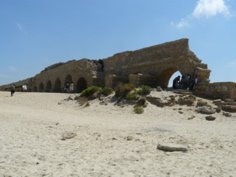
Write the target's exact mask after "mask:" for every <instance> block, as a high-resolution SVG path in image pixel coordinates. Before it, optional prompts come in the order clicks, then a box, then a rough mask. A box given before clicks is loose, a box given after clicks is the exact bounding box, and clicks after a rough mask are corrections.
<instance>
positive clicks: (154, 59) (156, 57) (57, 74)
mask: <svg viewBox="0 0 236 177" xmlns="http://www.w3.org/2000/svg"><path fill="white" fill-rule="evenodd" d="M176 71H179V72H180V73H181V74H183V75H186V74H190V75H198V79H199V83H209V75H210V70H209V69H208V68H207V65H206V64H203V63H201V60H200V59H198V58H197V57H196V55H195V54H194V53H193V52H192V51H190V49H189V45H188V39H180V40H176V41H171V42H167V43H164V44H160V45H155V46H151V47H147V48H143V49H140V50H136V51H126V52H122V53H118V54H115V55H113V56H112V57H108V58H106V59H103V60H89V59H81V60H78V61H76V60H72V61H68V62H66V63H56V64H53V65H51V66H49V67H47V68H45V70H43V71H42V72H41V73H39V74H37V75H36V76H34V77H32V78H31V79H29V81H28V82H27V84H28V88H29V90H30V91H41V92H44V91H47V92H63V89H64V85H65V83H66V82H69V83H71V82H73V83H74V86H75V91H76V92H80V91H82V90H83V89H85V88H86V87H89V86H92V85H97V86H109V87H113V88H114V87H115V86H116V85H117V84H118V83H119V82H130V83H132V84H134V85H136V86H137V85H141V84H146V85H150V86H152V87H156V86H162V87H167V85H168V82H169V79H170V77H171V76H172V75H173V74H174V73H175V72H176ZM24 84H25V83H24ZM15 85H16V86H17V87H19V86H21V85H22V82H16V83H15ZM6 88H9V85H7V86H2V87H0V89H1V90H4V89H6Z"/></svg>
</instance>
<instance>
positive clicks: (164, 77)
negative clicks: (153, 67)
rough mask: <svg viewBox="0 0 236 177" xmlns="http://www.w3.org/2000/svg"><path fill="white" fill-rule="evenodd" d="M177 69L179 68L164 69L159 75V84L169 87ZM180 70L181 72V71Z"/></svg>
mask: <svg viewBox="0 0 236 177" xmlns="http://www.w3.org/2000/svg"><path fill="white" fill-rule="evenodd" d="M177 71H179V70H178V69H176V68H174V67H171V68H168V69H166V70H164V71H162V72H161V73H160V74H159V75H158V86H161V87H162V88H167V86H168V83H169V80H170V78H171V76H172V75H173V74H174V73H175V72H177ZM179 72H180V73H181V71H179Z"/></svg>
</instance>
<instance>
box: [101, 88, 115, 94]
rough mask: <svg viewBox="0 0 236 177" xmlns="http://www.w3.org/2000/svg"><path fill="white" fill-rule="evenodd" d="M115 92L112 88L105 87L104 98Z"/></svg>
mask: <svg viewBox="0 0 236 177" xmlns="http://www.w3.org/2000/svg"><path fill="white" fill-rule="evenodd" d="M113 91H114V90H113V89H112V88H110V87H104V88H103V89H102V94H103V95H104V96H108V95H110V94H112V93H113Z"/></svg>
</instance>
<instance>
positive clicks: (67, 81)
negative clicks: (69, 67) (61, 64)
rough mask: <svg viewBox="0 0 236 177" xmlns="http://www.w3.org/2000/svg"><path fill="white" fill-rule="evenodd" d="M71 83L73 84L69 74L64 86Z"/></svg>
mask: <svg viewBox="0 0 236 177" xmlns="http://www.w3.org/2000/svg"><path fill="white" fill-rule="evenodd" d="M71 82H73V80H72V77H71V75H70V74H68V75H67V76H66V78H65V83H64V84H66V83H71Z"/></svg>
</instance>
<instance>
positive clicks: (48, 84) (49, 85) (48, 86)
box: [46, 81, 52, 92]
mask: <svg viewBox="0 0 236 177" xmlns="http://www.w3.org/2000/svg"><path fill="white" fill-rule="evenodd" d="M51 91H52V83H51V81H48V82H47V85H46V92H51Z"/></svg>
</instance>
